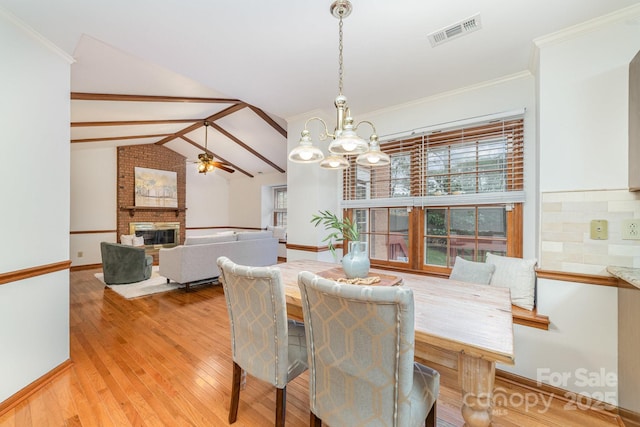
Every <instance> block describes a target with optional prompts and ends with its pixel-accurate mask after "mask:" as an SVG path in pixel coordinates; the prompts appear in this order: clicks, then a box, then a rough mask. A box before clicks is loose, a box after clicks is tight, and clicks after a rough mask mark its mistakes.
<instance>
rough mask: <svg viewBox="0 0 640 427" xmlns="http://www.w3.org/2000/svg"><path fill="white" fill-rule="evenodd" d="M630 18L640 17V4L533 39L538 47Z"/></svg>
mask: <svg viewBox="0 0 640 427" xmlns="http://www.w3.org/2000/svg"><path fill="white" fill-rule="evenodd" d="M629 18H640V4H637V5H633V6H629V7H626V8H624V9H620V10H617V11H615V12H611V13H608V14H606V15H602V16H599V17H597V18H594V19H591V20H589V21H585V22H582V23H580V24H577V25H573V26H571V27H567V28H564V29H562V30H560V31H556V32H555V33H551V34H547V35H545V36H541V37H538V38H536V39H534V40H533V43H534V44H535V45H536V46H537V48H538V49H540V48H542V47H546V46H550V45H553V44H556V43H561V42H563V41H566V40H569V39H572V38H574V37H578V36H580V35H582V34H585V33H588V32H591V31H595V30H597V29H599V28H602V27H604V26H606V25H609V24H611V23H614V22H619V21H622V20H625V19H629Z"/></svg>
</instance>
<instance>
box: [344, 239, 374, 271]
mask: <svg viewBox="0 0 640 427" xmlns="http://www.w3.org/2000/svg"><path fill="white" fill-rule="evenodd" d="M370 266H371V263H370V262H369V251H368V244H367V242H349V253H348V254H346V255H345V256H344V257H342V269H343V270H344V273H345V275H346V276H347V279H355V278H364V277H367V276H368V275H369V267H370Z"/></svg>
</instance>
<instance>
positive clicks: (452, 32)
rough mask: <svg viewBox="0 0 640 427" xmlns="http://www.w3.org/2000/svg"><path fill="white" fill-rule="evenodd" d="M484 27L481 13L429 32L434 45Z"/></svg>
mask: <svg viewBox="0 0 640 427" xmlns="http://www.w3.org/2000/svg"><path fill="white" fill-rule="evenodd" d="M480 28H482V22H481V21H480V14H477V15H475V16H472V17H471V18H467V19H464V20H462V21H460V22H458V23H456V24H453V25H449V26H448V27H446V28H443V29H441V30H438V31H434V32H433V33H431V34H429V36H428V37H429V41H430V42H431V46H432V47H436V46H439V45H441V44H442V43H445V42H448V41H449V40H453V39H456V38H458V37H461V36H464V35H465V34H469V33H471V32H473V31H476V30H479V29H480Z"/></svg>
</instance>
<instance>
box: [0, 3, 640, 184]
mask: <svg viewBox="0 0 640 427" xmlns="http://www.w3.org/2000/svg"><path fill="white" fill-rule="evenodd" d="M330 3H331V1H329V0H326V1H325V0H313V1H312V0H300V1H293V2H292V1H290V0H270V1H264V0H237V1H233V2H228V1H225V2H223V1H217V0H208V1H205V0H193V1H177V0H153V1H151V0H137V1H126V0H110V1H108V2H90V1H86V0H56V1H50V0H0V8H3V9H5V10H6V11H8V12H10V13H11V14H12V15H13V16H15V17H17V18H18V19H19V20H21V21H23V22H24V23H25V24H26V25H28V26H30V27H32V28H33V29H35V30H36V31H37V32H39V33H40V34H42V35H43V36H44V37H45V38H46V39H48V40H49V41H51V42H53V43H54V44H55V45H56V46H57V47H58V48H60V49H61V50H63V51H64V52H66V53H67V54H69V55H71V56H73V57H74V59H75V63H74V64H73V65H72V67H71V91H72V94H71V99H72V101H71V122H72V123H71V142H72V149H73V150H82V149H87V148H95V147H110V146H114V147H115V146H118V145H127V144H162V145H164V146H166V147H168V148H170V149H173V150H175V151H177V152H179V153H181V154H183V155H184V156H185V157H187V158H188V159H196V158H197V155H198V154H199V153H201V152H202V151H203V146H204V141H205V138H204V128H203V127H202V125H203V121H204V120H208V121H210V122H211V126H210V127H209V137H208V148H209V150H210V151H211V152H213V153H214V155H215V156H216V158H217V159H218V160H219V161H221V162H223V163H225V164H227V165H230V166H231V168H232V169H234V170H235V171H236V172H235V173H233V174H229V173H227V172H222V174H223V175H224V176H225V177H228V178H235V177H243V176H256V175H257V174H261V173H272V172H280V173H284V172H285V171H286V168H287V159H286V154H287V150H286V145H287V143H286V123H287V120H290V119H294V118H295V117H298V116H300V115H301V114H308V112H310V111H313V110H318V109H321V110H325V112H326V113H327V114H332V108H333V106H332V103H333V99H334V98H335V96H336V95H337V90H338V88H337V80H338V63H337V62H338V61H337V55H338V46H337V27H338V25H337V20H336V19H335V18H333V17H332V16H331V15H330V13H329V5H330ZM352 3H353V6H354V11H353V13H352V14H351V16H349V17H348V18H347V19H346V20H345V22H344V37H345V46H344V57H345V64H344V65H345V76H344V79H345V87H344V93H345V95H347V96H348V97H349V103H350V107H351V109H352V110H353V111H354V112H355V115H356V116H358V117H360V116H361V115H362V113H364V112H370V111H374V110H378V109H381V108H385V107H389V106H393V105H398V104H401V103H405V102H410V101H412V100H415V99H419V98H424V97H428V96H432V95H436V94H439V93H442V92H447V91H450V90H454V89H457V88H461V87H465V86H470V85H473V84H477V83H480V82H484V81H488V80H492V79H498V78H501V77H504V76H508V75H511V74H514V73H518V72H522V71H525V70H528V69H532V68H533V67H532V65H531V64H532V61H533V59H534V54H535V46H534V43H533V41H534V40H535V39H537V38H539V37H541V36H545V35H549V34H552V33H554V32H556V31H559V30H562V29H565V28H567V27H571V26H573V25H577V24H581V23H583V22H585V21H588V20H590V19H593V18H596V17H598V16H601V15H604V14H607V13H612V12H616V11H621V13H623V12H624V11H622V9H624V8H632V9H631V10H633V11H635V10H636V9H637V8H638V1H637V0H606V1H604V0H561V1H558V0H523V1H501V0H433V1H424V0H394V1H388V0H387V1H382V0H352ZM0 12H1V11H0ZM472 16H478V23H479V24H480V25H481V28H480V29H479V30H478V31H474V32H471V33H469V34H467V35H465V36H464V37H459V38H454V39H452V40H451V41H448V42H446V43H442V44H441V45H440V46H436V47H432V46H431V44H430V42H429V38H428V35H429V34H430V33H432V32H435V31H438V30H442V29H444V28H448V27H450V26H452V25H453V24H455V23H458V22H460V21H463V20H466V19H467V18H469V17H472ZM635 16H638V15H637V14H636V15H635ZM627 24H628V25H640V20H638V19H635V20H629V21H627ZM594 60H597V58H594Z"/></svg>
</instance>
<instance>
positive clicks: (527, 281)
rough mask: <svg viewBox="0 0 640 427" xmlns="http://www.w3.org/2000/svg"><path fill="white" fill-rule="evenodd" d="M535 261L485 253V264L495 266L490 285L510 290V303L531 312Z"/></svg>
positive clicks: (534, 282)
mask: <svg viewBox="0 0 640 427" xmlns="http://www.w3.org/2000/svg"><path fill="white" fill-rule="evenodd" d="M536 263H537V260H535V259H522V258H512V257H505V256H500V255H494V254H492V253H487V264H493V265H495V266H496V271H495V272H494V273H493V276H492V277H491V282H490V285H492V286H501V287H503V288H509V289H511V303H512V304H513V305H517V306H518V307H522V308H524V309H526V310H533V307H534V306H535V295H536V271H535V266H536Z"/></svg>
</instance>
